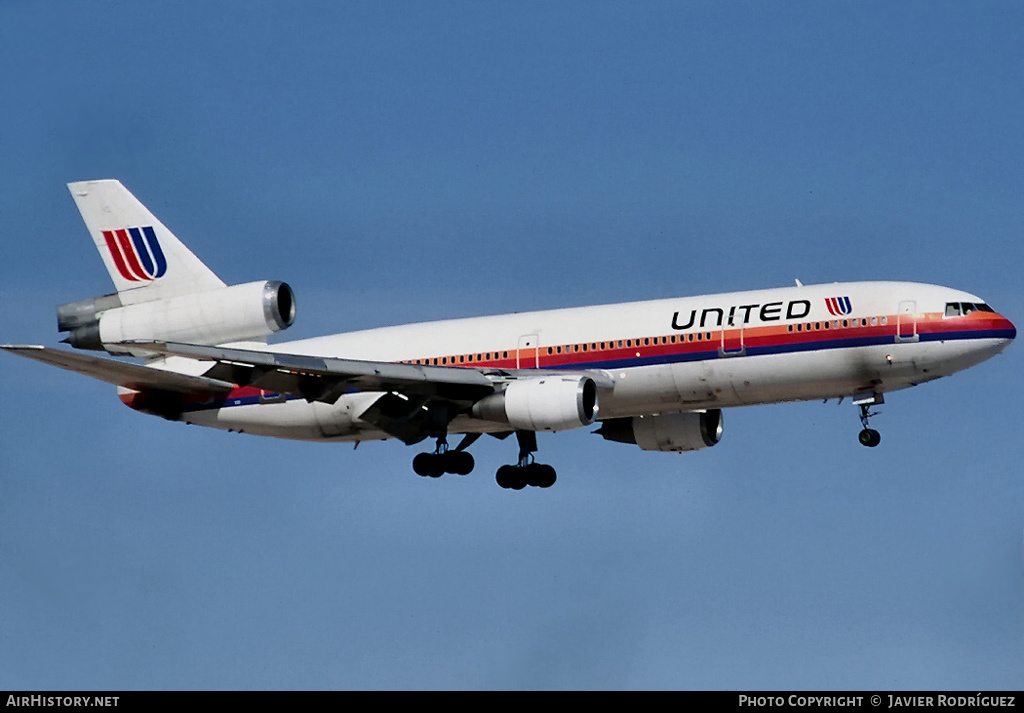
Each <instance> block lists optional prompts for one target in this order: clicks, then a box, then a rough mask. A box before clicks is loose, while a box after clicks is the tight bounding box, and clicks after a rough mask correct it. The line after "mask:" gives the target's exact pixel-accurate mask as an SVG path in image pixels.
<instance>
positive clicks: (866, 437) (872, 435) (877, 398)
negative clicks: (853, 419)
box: [853, 394, 885, 448]
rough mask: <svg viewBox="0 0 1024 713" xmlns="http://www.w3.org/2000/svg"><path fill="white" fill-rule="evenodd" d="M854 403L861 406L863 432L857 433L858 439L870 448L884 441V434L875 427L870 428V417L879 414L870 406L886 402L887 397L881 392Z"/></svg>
mask: <svg viewBox="0 0 1024 713" xmlns="http://www.w3.org/2000/svg"><path fill="white" fill-rule="evenodd" d="M853 403H855V404H857V405H858V406H860V425H861V426H862V428H861V432H860V433H859V434H858V435H857V440H858V441H860V444H861V445H862V446H867V447H868V448H874V447H875V446H877V445H878V444H879V443H881V441H882V435H881V434H880V433H879V432H878V431H876V430H875V429H873V428H868V419H869V418H871V417H872V416H877V415H878V412H877V411H869V410H868V408H869V407H870V406H874V405H875V404H881V403H885V399H884V398H883V397H882V395H881V394H872V395H871V396H869V397H867V398H864V399H862V400H858V401H854V402H853Z"/></svg>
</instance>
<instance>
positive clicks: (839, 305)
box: [825, 297, 853, 317]
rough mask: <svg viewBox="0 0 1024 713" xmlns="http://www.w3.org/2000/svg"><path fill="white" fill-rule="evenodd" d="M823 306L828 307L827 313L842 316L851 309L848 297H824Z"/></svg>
mask: <svg viewBox="0 0 1024 713" xmlns="http://www.w3.org/2000/svg"><path fill="white" fill-rule="evenodd" d="M825 306H826V307H828V313H829V314H830V315H832V316H833V317H842V316H843V315H846V314H850V312H852V311H853V305H852V304H850V298H849V297H826V298H825Z"/></svg>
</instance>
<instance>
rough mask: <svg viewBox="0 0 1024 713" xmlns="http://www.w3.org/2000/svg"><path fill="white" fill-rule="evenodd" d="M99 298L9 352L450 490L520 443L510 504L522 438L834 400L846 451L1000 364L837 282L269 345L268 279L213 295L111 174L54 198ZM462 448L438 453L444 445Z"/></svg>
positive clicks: (127, 397)
mask: <svg viewBox="0 0 1024 713" xmlns="http://www.w3.org/2000/svg"><path fill="white" fill-rule="evenodd" d="M68 188H69V190H70V192H71V195H72V197H73V198H74V200H75V203H76V204H77V206H78V209H79V211H80V212H81V214H82V218H83V219H84V221H85V223H86V226H87V228H88V230H89V233H90V235H91V236H92V239H93V242H94V243H95V245H96V247H97V249H98V250H99V252H100V255H101V257H102V259H103V262H104V264H105V266H106V268H107V271H108V273H109V274H110V277H111V279H112V281H113V283H114V287H115V290H116V291H115V292H114V293H112V294H109V295H105V296H101V297H94V298H90V299H85V300H80V301H77V302H72V303H69V304H65V305H61V306H60V307H58V309H57V326H58V330H59V331H60V332H67V333H68V336H67V338H66V339H64V340H63V341H64V342H66V343H68V344H70V345H71V346H72V347H74V348H75V349H79V350H95V351H106V352H107V353H108V354H110V355H113V356H134V357H141V358H142V359H143V362H142V363H139V362H138V360H135V361H125V360H121V359H109V358H106V357H99V356H93V355H90V354H82V353H80V352H78V351H69V350H66V349H58V348H50V347H45V346H41V345H2V346H0V348H3V349H4V350H6V351H9V352H12V353H15V354H18V355H21V356H24V357H28V358H31V359H35V360H38V361H41V362H44V363H47V364H51V365H53V366H57V367H60V368H62V369H68V370H71V371H74V372H78V373H80V374H85V375H87V376H91V377H93V378H96V379H100V380H102V381H105V382H108V383H111V384H115V385H117V387H118V394H119V396H120V399H121V401H122V402H124V403H125V404H126V405H127V406H129V407H130V408H132V409H135V410H137V411H140V412H143V413H147V414H153V415H157V416H162V417H163V418H165V419H169V420H171V421H182V422H185V423H188V424H198V425H202V426H209V427H213V428H219V429H225V430H228V431H235V432H241V433H249V434H256V435H262V436H274V437H278V438H289V439H299V440H308V441H336V442H354V443H355V444H356V445H357V446H358V444H359V443H360V442H362V441H369V440H378V439H388V438H397V439H399V440H401V441H403V442H404V443H405V444H407V445H412V444H416V443H419V442H421V441H424V440H427V439H433V440H434V443H435V447H434V449H433V450H432V451H430V450H428V451H425V452H423V453H419V454H418V455H416V456H415V458H414V459H413V464H412V465H413V470H414V471H415V472H416V473H417V474H419V475H422V476H428V477H439V476H441V475H443V474H445V473H449V474H459V475H465V474H468V473H469V472H470V471H472V470H473V467H474V459H473V456H472V455H471V454H470V453H469V452H468V450H467V449H468V447H469V446H470V445H472V444H473V443H474V442H475V441H476V440H477V439H478V438H479V437H480V436H481V435H483V434H489V435H492V436H496V437H498V438H506V437H508V436H510V435H513V434H514V435H515V436H516V441H517V444H518V448H519V455H518V460H517V461H516V462H515V463H513V464H509V465H503V466H501V467H500V468H498V470H497V473H496V476H495V479H496V481H497V483H498V484H499V485H500V486H501V487H503V488H508V489H514V490H520V489H522V488H524V487H526V486H528V485H529V486H535V487H541V488H546V487H550V486H551V485H552V484H553V483H554V482H555V480H556V472H555V469H554V468H553V467H552V466H550V465H545V464H541V463H538V462H536V461H535V458H534V453H536V452H537V439H536V434H537V432H556V431H563V430H569V429H575V428H584V427H588V426H591V425H593V424H597V426H598V428H597V430H596V431H594V433H597V434H599V435H601V436H602V437H603V438H605V439H607V440H609V441H614V442H619V443H626V444H634V445H636V446H638V447H639V448H641V449H643V450H647V451H662V452H687V451H693V450H699V449H703V448H709V447H711V446H714V445H715V444H717V443H719V441H720V440H721V438H722V432H723V430H722V424H723V418H722V411H723V409H727V408H733V407H738V406H748V405H754V404H769V403H780V402H788V401H804V400H829V399H833V398H835V399H839V400H840V401H842V399H844V398H850V399H851V401H852V403H853V404H855V405H856V406H857V407H859V409H860V412H859V415H860V421H861V430H860V432H859V436H858V438H859V441H860V443H861V444H863V445H865V446H868V447H875V446H877V445H878V444H879V442H880V440H881V436H880V435H879V433H878V431H876V430H875V429H873V428H870V426H869V419H870V418H871V417H872V416H874V415H876V413H875V412H873V411H871V408H872V407H873V406H876V405H878V404H881V403H883V402H884V395H885V394H886V393H888V392H890V391H897V390H899V389H905V388H908V387H911V386H916V385H917V384H921V383H924V382H928V381H933V380H935V379H938V378H940V377H943V376H949V375H951V374H953V373H955V372H957V371H960V370H962V369H966V368H968V367H971V366H974V365H976V364H979V363H980V362H983V361H985V360H986V359H989V358H990V357H992V356H995V355H996V354H998V353H1000V352H1001V351H1003V350H1004V349H1005V348H1006V347H1007V346H1008V345H1009V344H1010V342H1011V341H1012V340H1013V339H1014V337H1015V336H1016V329H1015V327H1014V325H1013V324H1012V323H1011V321H1010V320H1009V319H1007V318H1006V317H1004V316H1002V315H1000V314H999V313H997V312H995V311H994V310H993V309H992V308H991V307H989V306H988V304H986V303H985V301H984V300H982V299H981V298H980V297H976V296H974V295H972V294H969V293H967V292H963V291H960V290H954V289H950V288H946V287H940V286H936V285H927V284H919V283H913V282H847V283H831V284H820V285H803V284H801V283H800V282H799V281H796V284H795V285H794V286H791V287H781V288H773V289H762V290H754V291H748V292H734V293H727V294H716V295H704V296H696V297H681V298H676V299H658V300H650V301H642V302H629V303H623V304H608V305H599V306H591V307H574V308H568V309H554V310H546V311H537V312H522V313H515V314H505V315H497V316H487V317H474V318H464V319H450V320H444V321H435V322H423V323H417V324H407V325H402V326H392V327H382V328H378V329H368V330H363V331H357V332H350V333H346V334H336V335H333V336H324V337H317V338H311V339H302V340H299V341H292V342H281V343H276V344H269V343H268V342H267V337H269V336H270V335H271V334H273V333H276V332H279V331H281V330H283V329H286V328H287V327H289V326H291V324H292V323H293V322H294V320H295V295H294V293H293V292H292V290H291V288H290V287H289V286H288V285H287V284H286V283H284V282H279V281H271V280H267V281H257V282H249V283H245V284H240V285H232V286H228V285H227V284H225V283H224V282H223V281H222V280H221V279H220V278H219V277H217V276H216V275H215V274H214V273H213V272H212V271H211V270H210V268H208V267H207V266H206V265H205V264H204V263H203V262H202V261H200V259H199V258H198V257H196V256H195V255H194V254H193V253H192V252H191V251H190V250H189V249H188V248H187V247H186V246H185V245H184V244H183V243H182V242H181V241H180V240H179V239H178V238H177V237H176V236H175V235H174V234H173V233H172V232H171V231H170V230H169V229H168V228H167V227H166V226H164V224H163V223H161V222H160V221H159V220H158V219H157V218H156V217H155V216H154V215H153V214H152V213H151V212H150V211H149V210H148V209H147V208H146V207H145V206H144V205H143V204H142V203H141V202H139V200H138V199H136V198H135V196H133V195H132V194H131V193H130V192H129V191H128V190H127V189H126V188H125V187H124V186H123V185H122V184H121V183H120V182H119V181H116V180H100V181H84V182H77V183H69V184H68ZM453 434H459V435H461V436H462V438H461V440H460V442H459V443H458V444H457V445H455V446H454V447H451V448H450V447H449V444H448V437H449V436H450V435H453Z"/></svg>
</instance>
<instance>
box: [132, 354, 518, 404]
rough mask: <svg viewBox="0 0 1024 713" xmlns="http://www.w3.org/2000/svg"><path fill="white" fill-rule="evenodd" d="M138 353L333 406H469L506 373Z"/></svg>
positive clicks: (280, 357) (290, 357)
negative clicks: (369, 400) (404, 401)
mask: <svg viewBox="0 0 1024 713" xmlns="http://www.w3.org/2000/svg"><path fill="white" fill-rule="evenodd" d="M130 346H131V348H132V349H133V350H145V351H148V352H151V353H154V354H168V355H175V356H183V357H188V358H191V359H198V360H201V361H212V362H216V363H215V364H214V365H213V366H212V367H211V368H210V369H209V370H208V371H207V372H206V374H205V377H206V378H209V379H214V380H218V381H229V382H232V383H235V384H239V385H245V386H255V387H258V388H260V389H265V390H267V391H274V392H278V393H282V394H289V395H292V396H301V397H302V398H305V399H307V400H308V401H323V402H326V403H334V402H335V401H337V400H338V399H339V398H340V397H341V395H342V394H344V393H345V392H347V391H351V390H359V391H382V392H392V391H393V392H398V393H401V394H403V395H405V396H407V397H411V398H421V399H424V400H426V399H430V398H439V399H443V400H445V401H449V402H452V403H456V404H463V405H469V404H472V403H474V402H476V401H478V400H480V399H482V398H484V397H485V396H488V395H490V394H492V393H494V391H495V381H496V380H500V379H501V377H502V375H503V373H504V372H500V371H495V372H494V374H493V375H491V376H488V374H486V373H485V372H483V371H480V370H477V369H464V368H458V367H439V366H427V365H418V364H398V363H392V362H379V361H364V360H359V359H336V358H332V357H319V356H304V355H300V354H280V353H275V352H269V351H268V352H265V351H255V350H250V349H233V348H228V347H207V346H201V345H196V344H179V343H173V342H131V343H130Z"/></svg>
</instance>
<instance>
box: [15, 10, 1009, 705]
mask: <svg viewBox="0 0 1024 713" xmlns="http://www.w3.org/2000/svg"><path fill="white" fill-rule="evenodd" d="M1022 31H1024V8H1022V7H1021V5H1020V4H1019V3H1010V2H991V3H983V4H966V3H942V2H903V3H875V2H863V3H850V2H827V3H820V2H785V3H756V2H749V3H748V2H689V3H676V2H672V3H662V2H647V3H619V2H593V1H588V2H561V3H540V2H536V3H535V2H516V3H493V2H467V3H460V2H444V3H426V2H420V3H417V2H384V3H376V2H343V3H314V2H303V3H270V2H211V3H203V4H202V6H201V7H200V6H199V5H198V4H195V5H194V6H193V5H189V4H185V5H184V6H183V5H182V4H181V3H171V2H139V3H119V2H91V3H67V2H48V1H46V0H42V1H40V2H31V3H30V2H19V1H12V2H6V3H3V4H2V5H0V98H2V102H0V106H2V107H3V108H2V109H0V216H2V225H3V230H4V233H5V236H6V237H5V238H4V239H3V240H2V241H0V250H2V253H0V297H2V299H3V304H4V305H5V308H4V309H3V310H2V311H0V341H3V342H18V343H41V344H51V345H53V344H56V343H57V341H58V336H59V335H58V334H57V333H56V330H55V320H54V307H55V306H56V305H57V304H59V303H63V302H68V301H72V300H76V299H82V298H85V297H90V296H94V295H99V294H105V293H107V292H109V291H110V290H111V286H110V283H109V280H108V278H107V276H106V274H105V271H104V270H103V268H102V263H101V262H100V260H99V257H98V256H97V255H96V254H95V251H94V250H93V248H92V246H91V244H90V241H89V239H88V235H87V233H86V231H85V228H84V226H83V225H82V223H81V221H80V218H79V216H78V213H77V211H76V209H75V207H74V203H73V202H72V200H71V198H70V196H69V195H68V193H67V189H66V188H65V184H66V183H67V182H69V181H77V180H87V179H95V178H118V179H120V180H121V181H122V182H124V183H125V185H127V186H128V187H129V189H130V190H132V191H133V192H134V193H135V194H136V195H137V196H138V197H139V198H140V199H141V200H142V201H143V202H145V203H146V204H147V206H149V207H150V208H151V209H152V210H153V211H154V212H155V213H156V214H157V215H158V216H159V217H160V218H161V219H162V220H163V221H164V222H165V223H166V224H167V225H168V226H169V227H170V228H171V229H172V230H173V231H174V232H175V233H176V234H178V235H179V237H181V238H182V239H183V240H185V241H186V242H187V243H188V244H189V246H190V247H192V248H193V249H194V250H195V252H196V253H197V254H199V255H200V257H202V258H203V259H204V260H205V261H206V262H207V264H209V265H210V267H212V268H213V269H214V270H215V271H216V272H217V273H218V274H219V275H220V276H221V277H223V278H224V279H225V280H226V281H227V282H229V283H236V282H245V281H250V280H256V279H281V280H286V281H288V282H289V283H290V284H291V285H292V286H293V287H294V288H295V290H296V293H297V295H298V307H299V312H298V320H297V323H296V325H295V326H294V327H293V328H292V329H291V330H290V331H289V332H288V334H287V336H288V337H302V336H313V335H317V334H322V333H330V332H337V331H345V330H349V329H358V328H364V327H371V326H381V325H386V324H395V323H401V322H406V321H417V320H424V319H436V318H444V317H456V316H468V315H476V314H487V313H497V312H504V311H513V310H526V309H536V308H551V307H560V306H573V305H583V304H590V303H597V302H615V301H625V300H635V299H647V298H659V297H671V296H680V295H689V294H701V293H708V292H718V291H731V290H738V289H748V288H749V289H753V288H760V287H773V286H779V285H786V284H792V282H793V280H794V279H795V278H799V279H801V280H802V281H803V282H805V283H811V282H829V281H835V280H861V279H899V280H903V279H906V280H917V281H922V282H933V283H938V284H944V285H948V286H952V287H957V288H961V289H964V290H967V291H970V292H974V293H976V294H979V295H981V296H982V297H983V298H985V299H986V300H988V301H989V302H990V303H991V304H992V305H993V306H995V307H996V308H997V309H999V310H1000V311H1002V312H1003V313H1005V314H1007V315H1008V316H1009V317H1010V318H1011V319H1014V320H1015V321H1017V322H1018V323H1019V322H1020V321H1021V320H1022V319H1024V294H1022V289H1021V284H1020V265H1021V257H1022V255H1021V252H1022V249H1021V239H1020V238H1021V234H1022V229H1024V208H1022V205H1024V204H1022V202H1021V196H1022V193H1024V168H1022V162H1021V156H1022V155H1024V139H1022V137H1021V131H1020V127H1021V126H1022V125H1024V93H1022V91H1021V87H1022V86H1024V53H1022V50H1021V46H1020V36H1021V34H1022ZM2 359H3V370H2V372H0V400H2V403H3V409H0V688H9V689H89V688H99V689H154V688H157V689H164V688H188V689H194V688H243V689H248V688H255V689H261V688H271V689H277V688H514V689H518V688H711V689H716V688H729V689H745V688H748V689H772V688H837V689H846V688H854V689H893V688H896V689H901V688H907V689H918V688H920V689H932V688H947V687H948V688H963V689H967V688H970V689H988V688H1020V686H1021V683H1022V680H1024V618H1022V606H1021V605H1022V601H1024V577H1022V544H1024V543H1022V535H1024V497H1022V496H1024V493H1022V485H1021V472H1020V465H1019V464H1020V462H1021V455H1022V449H1024V446H1022V442H1021V439H1020V438H1019V423H1020V403H1021V402H1022V397H1024V380H1022V377H1021V376H1020V373H1021V369H1020V366H1019V364H1020V362H1019V356H1018V348H1017V346H1016V345H1015V346H1012V347H1011V348H1010V349H1009V350H1008V351H1007V352H1006V353H1004V354H1003V355H1001V356H999V357H997V358H996V359H993V360H992V361H990V362H988V363H985V364H983V365H981V366H979V367H977V368H975V369H972V370H970V371H968V372H965V373H962V374H959V375H956V376H954V377H952V378H950V379H946V380H942V381H939V382H937V383H933V384H928V385H925V386H921V387H919V388H915V389H911V390H909V391H906V392H901V393H895V394H892V395H890V396H889V398H888V399H887V403H886V404H885V406H884V407H883V409H882V415H880V416H878V417H877V418H876V419H875V420H874V422H873V425H875V426H876V427H877V428H879V429H880V430H881V432H882V438H883V440H882V444H881V446H879V448H877V449H873V450H869V449H865V448H862V447H861V446H859V445H858V444H857V441H856V434H857V431H858V429H859V424H858V421H857V417H856V410H855V408H854V407H853V406H851V405H850V404H849V403H844V404H842V405H840V406H837V405H836V404H835V403H829V404H825V405H823V404H820V403H805V404H787V405H780V406H766V407H756V408H749V409H739V410H731V411H729V412H727V413H726V414H725V417H726V418H725V427H726V429H725V436H724V439H723V441H722V442H721V443H720V444H719V445H717V446H716V447H715V448H712V449H709V450H705V451H701V452H698V453H692V454H687V455H681V456H680V455H674V454H660V453H647V452H643V451H640V450H638V449H635V448H631V447H628V446H624V445H621V444H615V443H611V442H606V441H603V440H601V439H599V438H595V437H593V436H592V435H589V434H588V433H586V431H580V432H572V433H565V434H561V435H558V436H551V435H547V436H545V435H542V436H541V437H540V448H541V451H540V453H539V460H541V461H543V462H547V463H551V464H553V465H555V466H556V467H557V468H558V472H559V482H558V483H557V485H556V486H555V487H554V488H551V489H549V490H538V489H527V490H524V491H522V492H518V493H516V492H512V491H505V490H501V489H500V488H498V487H497V486H496V485H495V483H494V481H493V475H492V474H493V471H494V469H495V468H496V467H497V466H498V465H499V464H501V463H505V462H510V461H511V460H512V459H513V458H514V456H515V453H514V452H513V451H514V450H515V447H514V445H513V444H511V443H509V442H498V441H495V440H493V439H485V440H481V441H480V442H479V443H478V444H477V445H476V446H474V449H473V450H474V453H475V454H476V458H477V464H478V465H477V470H476V472H474V474H473V475H472V476H469V477H466V478H458V477H454V476H449V477H446V478H442V479H440V480H432V479H423V478H418V477H417V476H415V475H414V474H413V473H412V471H411V467H410V461H411V458H412V456H413V455H414V454H415V453H416V452H418V451H417V449H416V448H406V447H404V446H402V445H401V444H398V443H392V442H389V443H367V444H363V445H362V446H361V447H360V448H359V449H358V450H354V451H353V449H352V448H351V446H338V445H329V444H302V443H290V442H285V441H273V440H261V439H257V438H253V437H248V436H239V435H234V434H226V433H221V432H216V431H209V430H203V429H199V428H192V427H186V426H184V425H181V424H175V423H168V422H164V421H162V420H159V419H154V418H150V417H144V416H141V415H139V414H136V413H134V412H132V411H130V410H128V409H126V408H124V407H123V406H122V405H121V404H120V402H118V400H117V399H116V397H115V395H114V393H113V390H112V389H111V388H109V387H108V386H106V385H104V384H101V383H99V382H93V381H91V380H89V379H86V378H84V377H79V376H77V375H74V374H70V373H64V372H61V371H59V370H56V369H52V368H48V367H45V366H43V365H39V364H35V363H32V362H28V361H26V360H22V359H18V358H15V357H13V356H9V355H8V356H4V357H2Z"/></svg>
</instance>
